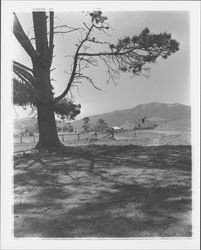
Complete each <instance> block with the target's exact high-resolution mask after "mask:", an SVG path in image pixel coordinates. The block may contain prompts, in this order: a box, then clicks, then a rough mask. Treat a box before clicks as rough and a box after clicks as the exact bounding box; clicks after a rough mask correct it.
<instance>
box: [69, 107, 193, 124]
mask: <svg viewBox="0 0 201 250" xmlns="http://www.w3.org/2000/svg"><path fill="white" fill-rule="evenodd" d="M143 117H146V118H147V119H149V120H150V121H155V122H156V123H157V122H161V121H178V120H184V119H185V120H186V119H187V120H190V117H191V108H190V106H188V105H183V104H179V103H174V104H166V103H159V102H152V103H148V104H140V105H137V106H136V107H134V108H131V109H127V110H118V111H114V112H109V113H104V114H98V115H93V116H90V117H89V118H90V123H92V124H95V123H96V122H97V121H98V119H103V120H105V121H106V122H107V123H108V125H110V126H121V125H123V124H125V123H126V122H128V121H138V120H140V119H142V118H143ZM82 124H83V121H82V120H78V121H74V122H73V126H78V127H79V126H81V125H82Z"/></svg>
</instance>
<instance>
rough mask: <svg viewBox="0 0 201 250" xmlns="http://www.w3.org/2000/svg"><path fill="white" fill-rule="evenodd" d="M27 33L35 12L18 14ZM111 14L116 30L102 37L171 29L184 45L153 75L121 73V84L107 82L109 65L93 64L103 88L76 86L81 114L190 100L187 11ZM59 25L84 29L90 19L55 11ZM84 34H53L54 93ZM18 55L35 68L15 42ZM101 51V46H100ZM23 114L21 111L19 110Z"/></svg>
mask: <svg viewBox="0 0 201 250" xmlns="http://www.w3.org/2000/svg"><path fill="white" fill-rule="evenodd" d="M16 14H17V16H18V18H19V20H20V22H21V24H22V26H23V28H24V30H25V32H26V34H28V36H29V37H30V38H31V37H32V36H33V24H32V19H31V13H16ZM104 15H106V16H107V17H108V22H109V23H110V25H111V27H112V29H111V30H110V32H109V33H110V36H108V37H107V36H105V35H99V39H100V40H108V41H110V42H112V43H115V42H117V40H118V38H123V37H125V36H128V35H129V36H131V37H132V36H133V35H138V34H139V33H140V32H141V31H142V30H143V29H144V28H145V27H148V28H149V29H150V31H151V32H153V33H160V32H167V33H171V34H172V38H174V39H176V40H177V41H178V42H179V43H180V50H179V51H178V52H176V53H175V54H174V55H172V56H170V57H169V58H168V59H167V60H164V59H160V60H158V63H156V64H152V65H151V74H150V78H145V77H143V76H140V77H134V78H130V75H129V74H127V73H122V74H121V77H120V79H119V80H118V84H117V85H114V84H112V83H110V84H107V83H106V81H107V78H108V75H107V73H106V72H105V68H103V67H101V66H100V67H99V68H98V69H94V68H90V75H91V76H92V77H93V79H94V82H95V83H96V85H97V86H98V87H100V88H101V89H102V91H98V90H96V89H94V88H93V87H92V86H91V85H90V84H89V83H87V82H83V83H82V84H81V85H80V86H79V91H78V90H77V89H74V90H73V95H74V98H75V101H76V103H80V104H81V106H82V109H81V114H80V115H79V116H78V118H83V117H84V116H88V115H93V114H97V113H105V112H109V111H114V110H120V109H128V108H132V107H134V106H136V105H138V104H143V103H149V102H153V101H159V102H165V103H175V102H179V103H183V104H188V105H189V104H190V65H189V63H190V62H189V61H190V53H189V16H188V12H182V11H180V12H178V11H171V12H170V11H169V12H165V11H154V12H153V11H152V12H151V11H149V12H144V11H143V12H139V11H138V12H134V11H130V12H129V11H127V12H104ZM55 16H56V19H55V25H62V24H67V25H71V26H73V27H82V26H83V21H85V22H87V20H88V17H87V16H86V15H85V14H84V13H81V12H66V13H55ZM79 38H80V33H79V32H74V33H70V34H66V35H64V36H62V35H61V34H59V35H57V36H56V37H55V42H54V43H55V50H54V55H55V57H54V62H53V65H52V67H53V68H56V69H55V70H54V71H53V73H52V77H53V78H54V79H55V80H56V81H54V82H53V85H54V87H55V92H56V95H59V94H60V93H61V91H63V90H64V89H65V86H66V84H67V82H68V78H69V76H68V75H67V74H65V73H64V71H68V72H70V67H71V61H70V59H69V58H68V57H65V56H66V55H73V53H74V51H75V49H76V47H75V46H74V44H75V42H76V41H77V40H78V39H79ZM13 45H14V46H13V54H14V59H15V60H17V61H19V62H21V63H23V64H26V65H29V66H31V64H30V60H29V58H28V57H27V56H26V53H25V52H24V51H23V49H22V48H21V46H20V45H19V44H18V42H17V41H16V40H15V38H14V41H13ZM97 50H98V51H101V48H100V47H99V48H97ZM18 112H19V110H18Z"/></svg>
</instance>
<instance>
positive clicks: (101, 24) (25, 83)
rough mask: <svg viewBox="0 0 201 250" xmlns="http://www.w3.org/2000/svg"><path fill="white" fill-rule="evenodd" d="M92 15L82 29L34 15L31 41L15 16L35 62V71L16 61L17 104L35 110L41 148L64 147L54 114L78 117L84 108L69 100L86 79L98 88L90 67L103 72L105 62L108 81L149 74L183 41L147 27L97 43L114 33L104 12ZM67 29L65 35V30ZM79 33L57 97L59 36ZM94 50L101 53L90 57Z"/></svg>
mask: <svg viewBox="0 0 201 250" xmlns="http://www.w3.org/2000/svg"><path fill="white" fill-rule="evenodd" d="M88 15H89V22H88V23H85V22H83V24H82V27H79V28H76V27H70V26H68V24H66V25H60V26H54V12H49V14H48V13H46V12H38V11H37V12H33V13H32V17H33V28H34V35H35V37H34V40H33V39H32V40H30V39H29V38H28V36H27V35H26V34H25V32H24V30H23V28H22V26H21V24H20V22H19V20H18V18H17V16H16V14H14V25H13V33H14V35H15V37H16V38H17V40H18V42H19V43H20V44H21V46H22V47H23V48H24V50H25V51H26V53H27V54H28V55H29V57H30V58H31V62H32V68H29V67H27V66H25V65H23V64H22V63H19V62H16V61H14V62H13V72H14V78H13V83H14V104H18V105H32V106H34V107H36V109H37V114H38V115H37V117H38V128H39V142H38V144H37V146H36V147H37V148H46V149H49V148H58V146H60V145H61V143H60V141H59V139H58V135H57V129H56V123H55V115H54V112H57V113H60V114H61V115H63V116H64V115H67V116H69V117H72V118H73V117H74V116H75V115H76V114H77V113H79V109H80V106H79V105H75V104H73V103H72V102H71V101H66V99H65V98H66V96H67V95H68V94H69V92H70V90H71V88H72V87H73V86H74V85H75V84H78V83H80V82H81V81H83V80H87V81H89V82H90V83H91V84H92V85H93V86H94V87H95V88H97V89H99V88H98V87H97V86H96V85H95V84H94V81H93V79H92V77H91V76H90V75H88V74H87V72H88V71H87V69H88V68H89V67H98V65H99V63H100V62H101V61H102V62H103V63H104V65H105V66H106V68H107V72H108V76H109V80H112V81H114V82H115V81H116V80H117V76H118V75H119V73H120V72H121V71H123V72H130V74H131V75H132V76H136V75H141V74H144V73H146V72H147V71H148V70H149V64H150V63H154V62H156V59H157V58H158V57H163V58H167V57H168V56H170V55H171V54H173V53H175V52H176V51H177V50H178V49H179V44H178V42H177V41H175V40H174V39H172V38H171V34H167V33H160V34H153V33H151V32H150V31H149V29H148V28H145V29H144V30H143V31H142V32H141V34H139V35H134V36H133V37H124V38H123V39H119V40H118V41H117V43H116V44H110V43H109V42H105V41H100V40H98V39H97V38H96V37H97V36H96V34H97V31H98V32H99V33H100V32H104V33H107V32H108V30H109V29H110V26H109V24H108V23H107V17H106V16H103V14H102V12H101V11H94V12H91V13H88ZM63 28H66V30H65V31H63V30H61V29H63ZM59 29H60V30H59ZM74 31H78V32H80V33H81V36H80V37H81V38H80V40H79V42H78V43H76V44H75V46H76V51H75V54H74V55H73V64H72V69H71V72H70V77H69V79H68V80H67V83H66V88H65V90H64V91H63V93H61V94H60V95H58V96H55V95H54V92H53V87H52V84H51V77H50V74H51V70H52V69H51V65H52V60H53V50H54V36H55V34H56V33H71V32H74ZM33 41H34V42H33ZM69 41H70V40H69ZM96 45H98V46H99V47H98V48H97V47H96ZM93 46H94V47H93ZM92 47H93V48H95V49H97V52H95V53H94V52H91V51H92V50H91V48H92ZM69 103H70V104H69ZM73 105H74V106H73ZM66 106H67V108H65V107H66Z"/></svg>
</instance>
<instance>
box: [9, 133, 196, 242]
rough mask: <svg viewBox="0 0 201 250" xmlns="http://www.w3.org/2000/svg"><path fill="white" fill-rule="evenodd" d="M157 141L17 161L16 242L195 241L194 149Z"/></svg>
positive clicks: (28, 156) (19, 156) (34, 155)
mask: <svg viewBox="0 0 201 250" xmlns="http://www.w3.org/2000/svg"><path fill="white" fill-rule="evenodd" d="M157 136H158V140H155V141H154V140H152V139H155V137H154V136H153V138H151V139H150V136H148V135H146V134H144V137H142V136H141V138H140V137H139V138H138V146H137V145H133V144H134V142H132V143H130V141H129V144H128V141H127V140H126V139H125V138H124V140H116V141H112V142H110V143H109V142H108V143H107V145H105V144H103V143H101V142H100V141H99V142H97V145H96V144H92V145H85V143H84V144H83V145H82V143H81V145H76V147H74V146H72V147H69V148H68V151H69V152H66V153H55V154H53V153H51V154H48V153H44V154H37V153H27V154H16V155H15V156H14V194H15V205H14V219H15V223H14V235H15V237H58V238H60V237H87V238H88V237H190V236H191V234H192V233H191V231H192V230H191V146H189V145H187V144H188V143H187V141H188V138H186V137H185V138H186V145H163V143H162V142H164V138H166V135H165V137H164V134H162V137H164V138H163V140H162V139H161V138H162V137H160V136H159V135H158V134H157ZM169 136H170V135H168V136H167V138H169ZM145 138H148V139H146V140H147V141H148V140H149V146H147V142H146V140H145ZM167 138H166V139H167ZM168 140H170V138H169V139H168ZM181 140H184V138H183V139H181ZM136 141H137V139H136V140H135V143H136ZM175 141H176V142H178V138H177V139H175ZM119 142H121V143H119ZM173 142H174V141H173ZM140 143H141V144H140ZM143 143H144V145H143ZM151 143H152V144H153V145H156V144H157V143H158V144H159V143H161V145H160V146H153V145H152V144H151ZM164 144H167V143H165V142H164ZM172 144H174V143H172ZM178 144H180V143H178ZM145 145H146V146H145ZM151 145H152V146H151Z"/></svg>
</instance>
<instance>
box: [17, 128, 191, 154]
mask: <svg viewBox="0 0 201 250" xmlns="http://www.w3.org/2000/svg"><path fill="white" fill-rule="evenodd" d="M90 135H91V133H89V134H80V135H79V139H80V140H78V135H77V134H68V135H67V134H66V135H63V140H64V141H62V135H59V138H60V140H61V141H62V143H63V144H65V145H66V146H79V145H88V144H89V143H88V141H87V138H88V137H89V136H90ZM105 137H106V134H98V140H97V141H94V142H92V143H93V144H95V145H103V144H106V145H129V144H132V145H139V146H159V145H190V144H191V143H190V131H189V130H180V131H174V130H170V131H167V130H166V131H164V130H161V131H160V130H141V131H140V130H139V131H137V132H136V136H135V135H134V133H133V132H132V131H131V132H130V131H128V132H127V131H125V132H121V133H116V134H115V140H109V139H107V138H105ZM37 140H38V138H37V137H36V139H35V141H36V142H35V143H34V138H33V137H23V143H20V142H19V138H15V144H14V152H15V153H17V152H20V151H27V150H30V149H32V148H34V146H35V145H36V143H37Z"/></svg>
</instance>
